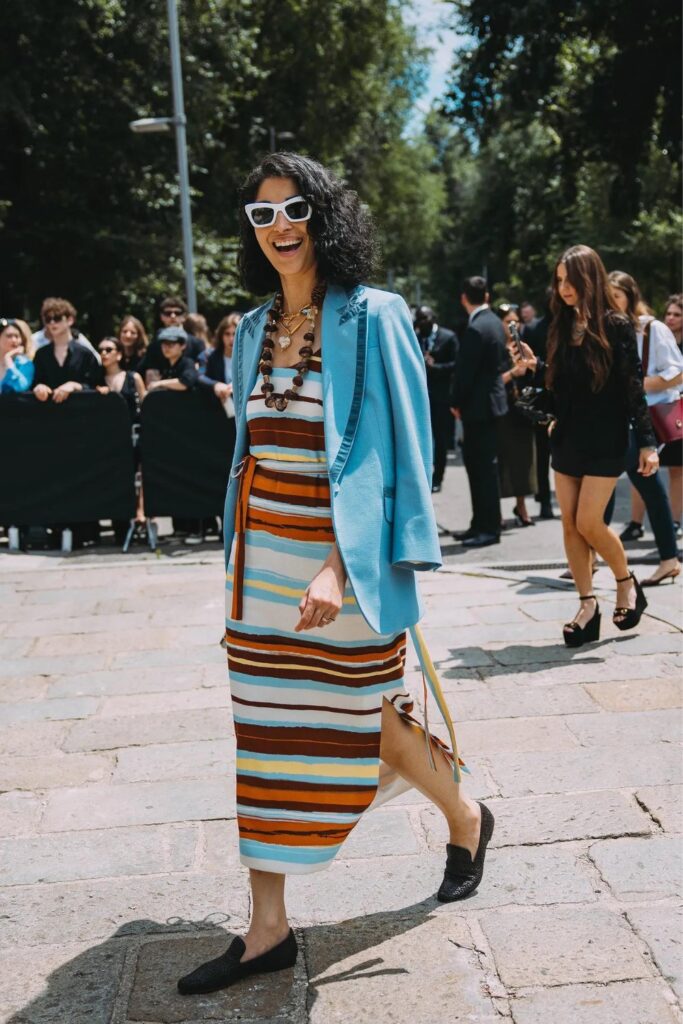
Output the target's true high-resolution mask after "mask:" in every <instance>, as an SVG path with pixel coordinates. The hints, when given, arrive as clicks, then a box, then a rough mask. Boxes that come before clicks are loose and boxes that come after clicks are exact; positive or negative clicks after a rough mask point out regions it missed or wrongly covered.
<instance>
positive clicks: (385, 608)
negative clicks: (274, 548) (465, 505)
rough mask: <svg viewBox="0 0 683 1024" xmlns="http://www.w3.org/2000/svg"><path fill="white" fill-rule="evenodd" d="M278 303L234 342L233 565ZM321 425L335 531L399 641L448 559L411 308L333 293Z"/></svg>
mask: <svg viewBox="0 0 683 1024" xmlns="http://www.w3.org/2000/svg"><path fill="white" fill-rule="evenodd" d="M271 304H272V300H271V302H268V303H266V304H265V305H263V306H261V307H259V308H258V309H256V310H253V311H252V312H251V313H248V314H247V315H246V316H244V317H243V318H242V320H241V321H240V323H239V326H238V328H237V333H236V335H235V348H234V352H233V390H234V400H235V418H236V427H237V438H236V443H235V454H234V458H233V463H232V469H231V474H230V475H231V480H230V483H229V485H228V491H227V494H226V499H225V512H224V517H223V534H224V538H225V558H226V568H227V565H228V561H229V558H230V552H231V547H232V541H233V536H234V523H235V507H236V503H237V491H238V483H239V481H238V479H237V477H238V475H239V472H240V463H241V461H242V459H243V458H244V457H245V455H246V454H247V453H248V451H249V437H248V429H247V422H246V405H247V401H246V400H247V398H248V396H249V394H250V393H251V390H252V388H253V387H254V384H255V382H256V377H257V374H258V364H259V357H260V353H261V348H262V342H263V327H264V324H265V322H266V313H267V310H268V309H269V308H270V306H271ZM322 377H323V418H324V427H325V444H326V448H327V463H328V473H329V478H330V493H331V504H332V518H333V522H334V532H335V538H336V541H337V545H338V547H339V551H340V553H341V557H342V560H343V562H344V566H345V568H346V572H347V575H348V578H349V581H350V584H351V586H352V588H353V591H354V593H355V595H356V600H357V601H358V606H359V608H360V610H361V612H362V614H363V615H364V617H365V619H366V621H367V622H368V624H369V625H370V626H371V628H372V629H374V630H375V631H376V632H378V633H385V634H387V633H396V632H400V630H402V629H405V628H406V627H408V626H411V625H414V624H415V623H416V622H417V621H418V619H419V618H420V614H421V602H420V598H419V593H418V589H417V584H416V580H415V570H424V569H436V568H438V567H439V566H440V565H441V551H440V547H439V540H438V535H437V529H436V522H435V519H434V510H433V507H432V501H431V493H430V486H431V474H432V437H431V428H430V419H429V400H428V397H427V387H426V377H425V368H424V358H423V356H422V352H421V350H420V346H419V344H418V342H417V338H416V337H415V332H414V330H413V324H412V320H411V317H410V312H409V310H408V307H407V306H406V304H405V302H404V301H403V299H402V298H400V296H398V295H393V294H391V293H389V292H383V291H379V290H378V289H375V288H367V287H365V286H364V285H360V286H358V287H357V288H355V289H353V290H352V291H350V292H347V291H346V290H345V289H344V288H341V287H339V286H337V285H330V286H329V287H328V289H327V294H326V295H325V301H324V303H323V309H322Z"/></svg>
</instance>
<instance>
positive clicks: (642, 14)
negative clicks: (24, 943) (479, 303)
mask: <svg viewBox="0 0 683 1024" xmlns="http://www.w3.org/2000/svg"><path fill="white" fill-rule="evenodd" d="M450 6H451V7H452V9H453V16H454V25H455V27H456V28H457V29H458V31H459V32H460V33H462V34H463V35H464V36H465V38H466V42H465V44H464V46H463V47H462V49H461V50H460V52H458V53H457V54H455V57H454V63H453V67H452V72H451V84H450V89H449V92H448V95H447V97H446V99H445V101H444V103H443V105H442V106H441V108H440V110H439V111H435V112H434V113H433V115H432V117H431V120H430V122H429V123H428V125H427V132H428V135H429V136H430V137H431V139H432V140H433V144H434V146H435V150H436V152H437V153H439V154H440V160H441V164H442V167H443V169H444V173H445V174H446V176H447V180H448V185H447V193H448V197H449V199H448V211H449V217H450V219H451V223H452V225H453V232H452V237H451V238H450V239H449V240H447V241H446V242H445V243H444V245H442V246H437V247H436V249H435V252H434V254H433V267H434V280H435V283H436V286H437V291H438V294H439V297H440V298H441V300H442V302H443V301H447V300H448V299H449V298H450V296H448V295H447V293H446V292H445V290H444V286H443V283H442V281H441V279H440V276H441V277H442V269H441V268H443V266H444V264H446V265H448V266H449V267H450V269H451V271H452V272H453V273H459V272H463V273H473V272H479V271H480V270H481V269H482V268H486V269H488V272H489V275H490V277H491V278H492V280H493V282H494V284H495V288H496V293H497V294H498V296H499V297H502V296H506V297H508V298H521V297H522V295H524V294H526V293H531V294H532V295H533V296H534V297H535V298H536V299H537V301H540V300H542V297H543V292H544V289H545V285H546V283H547V280H548V275H549V271H550V268H551V267H552V266H553V264H554V261H555V260H556V258H557V256H558V254H559V253H560V252H561V251H562V250H563V249H564V248H565V247H566V246H568V245H571V244H574V243H576V242H579V241H581V242H585V243H587V244H589V245H592V246H593V247H595V248H596V249H598V250H599V251H600V252H601V253H602V255H603V257H604V259H605V261H606V263H607V264H608V265H609V267H610V269H612V268H614V267H619V268H620V269H624V270H629V271H630V272H631V273H633V274H635V275H636V276H637V277H638V278H639V279H640V281H641V283H642V285H643V286H644V288H645V291H646V293H647V294H648V296H649V297H650V299H651V301H654V302H657V301H661V300H662V299H663V297H664V295H665V294H666V292H667V291H669V290H673V289H674V288H677V287H678V286H679V281H680V257H679V238H680V228H681V219H680V212H679V195H680V156H679V155H680V105H681V91H680V54H679V39H680V6H679V5H678V4H676V3H674V0H662V2H660V3H658V4H655V5H651V6H649V7H648V6H647V5H643V4H641V3H638V2H637V0H619V2H617V0H600V2H589V0H579V2H578V3H575V4H568V5H567V4H566V5H557V4H550V3H548V2H547V0H527V3H525V4H517V3H513V2H507V0H451V4H450Z"/></svg>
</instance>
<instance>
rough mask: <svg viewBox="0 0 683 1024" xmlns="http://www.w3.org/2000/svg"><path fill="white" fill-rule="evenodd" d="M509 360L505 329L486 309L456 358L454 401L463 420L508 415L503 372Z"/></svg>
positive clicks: (473, 325)
mask: <svg viewBox="0 0 683 1024" xmlns="http://www.w3.org/2000/svg"><path fill="white" fill-rule="evenodd" d="M506 359H507V349H506V347H505V328H504V327H503V325H502V323H501V321H500V320H499V319H498V317H497V316H496V314H495V313H492V312H491V310H490V309H482V310H481V311H480V312H479V313H477V315H476V316H475V317H474V319H473V320H472V322H471V323H470V325H469V326H468V328H467V330H466V331H465V333H464V335H463V337H462V340H461V342H460V348H459V351H458V356H457V359H456V361H455V374H454V380H453V390H452V394H451V404H452V405H453V406H454V407H455V408H457V409H460V415H461V416H462V418H463V420H470V421H482V420H490V419H492V418H494V417H497V416H504V415H505V413H506V412H507V408H508V405H507V398H506V396H505V386H504V384H503V378H502V376H501V374H502V372H503V369H504V368H505V362H506Z"/></svg>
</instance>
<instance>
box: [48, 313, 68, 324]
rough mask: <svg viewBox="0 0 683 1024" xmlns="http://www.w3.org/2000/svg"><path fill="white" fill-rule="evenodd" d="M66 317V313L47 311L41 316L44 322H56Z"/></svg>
mask: <svg viewBox="0 0 683 1024" xmlns="http://www.w3.org/2000/svg"><path fill="white" fill-rule="evenodd" d="M65 319H66V313H49V314H48V315H47V316H44V317H43V323H44V324H58V323H61V321H62V320H65Z"/></svg>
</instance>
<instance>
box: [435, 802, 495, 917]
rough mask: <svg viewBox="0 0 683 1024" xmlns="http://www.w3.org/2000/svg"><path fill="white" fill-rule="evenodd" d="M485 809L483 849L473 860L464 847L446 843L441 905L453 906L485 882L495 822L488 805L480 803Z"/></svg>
mask: <svg viewBox="0 0 683 1024" xmlns="http://www.w3.org/2000/svg"><path fill="white" fill-rule="evenodd" d="M477 803H478V804H479V806H480V807H481V831H480V833H479V845H478V846H477V852H476V853H475V855H474V860H472V854H471V853H470V851H469V850H466V849H465V847H464V846H453V844H452V843H446V870H445V871H444V876H443V882H442V883H441V886H440V888H439V891H438V892H437V894H436V898H437V900H438V901H439V903H453V902H454V901H455V900H464V899H465V897H466V896H470V895H471V894H472V893H473V892H474V890H475V889H476V888H477V886H478V885H479V883H480V882H481V879H482V876H483V874H484V858H485V857H486V847H487V846H488V845H489V842H490V841H491V836H492V835H493V826H494V825H495V819H494V817H493V815H492V814H491V812H490V810H489V809H488V807H487V806H486V804H483V803H481V801H480V800H477Z"/></svg>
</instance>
